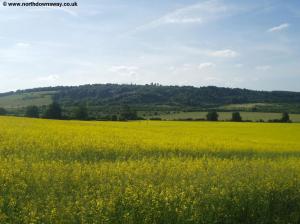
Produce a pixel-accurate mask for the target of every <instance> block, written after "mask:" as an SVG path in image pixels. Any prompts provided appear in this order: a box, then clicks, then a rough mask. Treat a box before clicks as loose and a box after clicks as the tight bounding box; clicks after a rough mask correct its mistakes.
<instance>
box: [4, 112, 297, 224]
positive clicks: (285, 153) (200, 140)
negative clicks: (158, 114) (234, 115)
mask: <svg viewBox="0 0 300 224" xmlns="http://www.w3.org/2000/svg"><path fill="white" fill-rule="evenodd" d="M0 125H1V129H0V155H1V157H0V160H1V163H0V186H1V187H0V212H1V213H0V221H1V222H2V223H297V222H299V219H300V217H299V212H298V211H299V209H300V191H299V186H300V165H299V164H300V163H299V162H300V158H299V157H300V142H299V138H300V124H267V123H231V122H228V123H227V122H226V123H224V122H219V123H218V122H158V121H140V122H80V121H55V120H42V119H28V118H14V117H0Z"/></svg>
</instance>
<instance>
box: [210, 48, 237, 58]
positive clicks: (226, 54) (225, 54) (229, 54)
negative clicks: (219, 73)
mask: <svg viewBox="0 0 300 224" xmlns="http://www.w3.org/2000/svg"><path fill="white" fill-rule="evenodd" d="M210 55H211V56H213V57H220V58H235V57H237V56H238V55H239V54H238V53H237V52H236V51H234V50H230V49H225V50H219V51H212V52H210Z"/></svg>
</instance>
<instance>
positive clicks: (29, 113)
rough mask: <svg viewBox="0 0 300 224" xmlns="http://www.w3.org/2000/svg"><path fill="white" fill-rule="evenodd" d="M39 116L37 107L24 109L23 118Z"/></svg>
mask: <svg viewBox="0 0 300 224" xmlns="http://www.w3.org/2000/svg"><path fill="white" fill-rule="evenodd" d="M39 116H40V113H39V108H38V107H37V106H28V107H27V108H26V112H25V117H32V118H38V117H39Z"/></svg>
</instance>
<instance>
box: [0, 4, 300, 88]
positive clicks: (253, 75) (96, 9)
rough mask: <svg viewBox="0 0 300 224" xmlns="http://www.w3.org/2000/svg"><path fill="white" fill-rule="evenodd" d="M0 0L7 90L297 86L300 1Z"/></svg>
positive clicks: (2, 74)
mask: <svg viewBox="0 0 300 224" xmlns="http://www.w3.org/2000/svg"><path fill="white" fill-rule="evenodd" d="M0 1H1V5H0V80H1V81H0V92H6V91H11V90H17V89H26V88H33V87H45V86H57V85H81V84H89V83H90V84H92V83H120V84H129V83H135V84H147V83H152V82H153V83H159V84H162V85H180V86H182V85H185V86H186V85H192V86H197V87H198V86H211V85H213V86H224V87H234V88H235V87H237V88H248V89H255V90H289V91H300V1H299V0H243V1H241V0H151V1H150V0H126V1H124V0H78V1H77V3H78V7H65V8H54V7H52V8H50V7H4V6H2V2H3V0H0ZM6 1H7V2H30V1H31V0H27V1H22V0H20V1H17V0H6ZM39 1H40V2H59V0H39ZM70 1H71V2H72V0H70Z"/></svg>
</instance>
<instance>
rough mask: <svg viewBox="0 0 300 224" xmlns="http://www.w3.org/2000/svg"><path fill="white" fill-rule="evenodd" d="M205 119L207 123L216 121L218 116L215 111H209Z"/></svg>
mask: <svg viewBox="0 0 300 224" xmlns="http://www.w3.org/2000/svg"><path fill="white" fill-rule="evenodd" d="M206 119H207V120H208V121H218V119H219V114H218V113H217V112H216V111H210V112H208V113H207V115H206Z"/></svg>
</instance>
